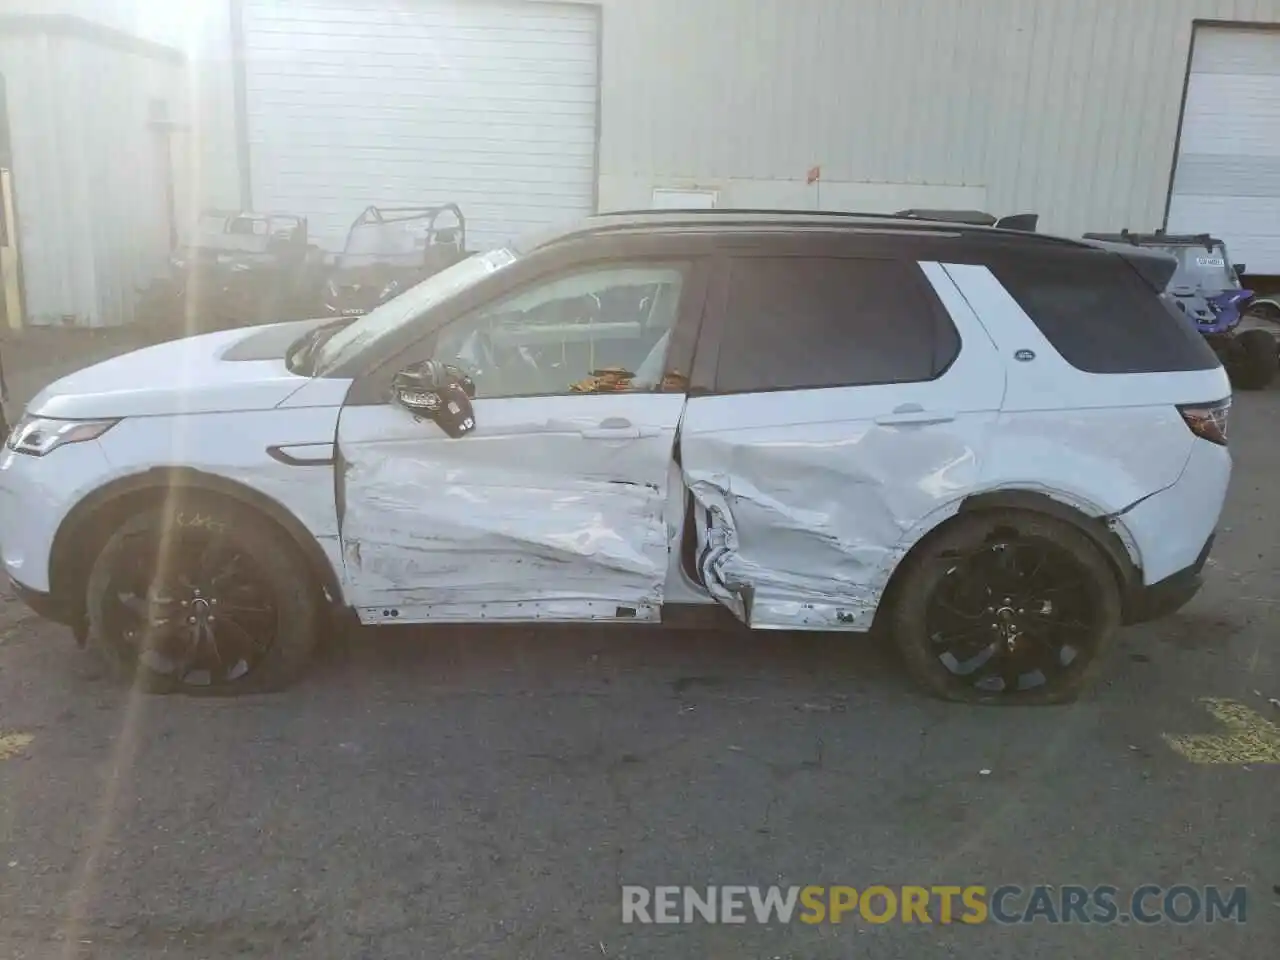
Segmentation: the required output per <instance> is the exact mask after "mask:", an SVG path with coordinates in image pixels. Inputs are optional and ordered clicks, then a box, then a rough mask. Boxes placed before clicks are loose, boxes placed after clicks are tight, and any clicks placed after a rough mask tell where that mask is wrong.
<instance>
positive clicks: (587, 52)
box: [231, 0, 1280, 273]
mask: <svg viewBox="0 0 1280 960" xmlns="http://www.w3.org/2000/svg"><path fill="white" fill-rule="evenodd" d="M231 2H232V3H233V15H232V25H233V31H232V34H233V43H235V44H236V45H237V46H238V48H239V49H240V50H242V51H243V59H242V62H243V64H244V69H243V71H239V85H238V97H237V99H238V105H239V129H240V132H241V140H242V143H241V153H240V156H241V166H242V187H243V188H244V193H245V199H246V200H247V201H251V202H252V204H253V205H255V206H258V207H279V208H284V209H289V210H295V209H296V210H298V211H299V212H306V213H308V214H310V215H311V216H312V217H313V221H312V222H313V225H314V227H315V230H316V232H317V234H318V236H319V237H320V238H321V240H322V242H325V241H327V242H330V243H332V242H334V241H336V239H337V238H338V237H339V236H340V235H341V233H342V231H343V230H344V228H345V226H346V224H347V223H348V222H349V221H350V220H351V219H352V218H353V217H354V216H355V215H356V214H357V213H358V212H359V210H360V209H361V207H362V206H363V205H364V204H366V203H370V202H384V203H391V202H424V203H425V202H431V201H444V200H450V199H455V200H458V201H459V202H460V203H461V204H462V205H463V207H464V209H465V210H466V211H467V212H468V213H469V214H470V215H471V217H472V218H473V220H474V222H475V225H476V231H475V232H476V240H478V241H480V242H498V241H500V240H502V239H505V237H506V236H508V235H510V234H512V233H518V232H520V231H522V230H525V229H528V228H530V227H534V226H538V225H541V224H545V223H547V222H553V221H555V220H560V219H565V218H570V217H574V216H577V215H580V214H584V213H588V212H590V211H592V210H593V209H603V210H608V209H619V208H626V207H648V206H652V205H655V203H670V202H673V199H674V201H675V202H683V203H712V202H714V203H716V204H718V205H721V206H786V207H811V206H822V207H830V208H853V209H867V210H875V211H891V210H895V209H899V208H901V207H905V206H964V207H978V208H984V209H988V210H991V211H992V212H997V213H1011V212H1024V211H1037V212H1039V213H1040V214H1041V215H1042V220H1041V223H1042V226H1043V228H1044V229H1048V230H1053V231H1059V232H1064V233H1071V234H1076V233H1080V232H1083V231H1085V230H1107V229H1118V228H1121V227H1126V226H1127V227H1132V228H1142V229H1151V228H1154V227H1157V226H1160V225H1161V224H1162V223H1164V222H1165V217H1166V210H1168V212H1169V215H1170V216H1169V225H1170V226H1171V227H1173V228H1185V229H1194V230H1212V231H1217V232H1220V233H1222V234H1224V235H1225V236H1226V237H1227V239H1228V240H1229V241H1231V242H1232V245H1233V248H1234V249H1233V253H1235V254H1236V255H1237V256H1238V257H1239V258H1240V259H1242V260H1246V261H1249V263H1250V267H1251V269H1253V270H1259V269H1262V268H1263V267H1264V266H1266V267H1269V268H1270V270H1271V272H1275V273H1280V216H1278V215H1277V209H1278V208H1277V204H1280V0H1129V2H1125V3H1117V2H1113V0H1034V2H1033V0H698V2H696V3H690V2H686V0H597V2H557V0H395V2H391V0H287V2H286V0H231ZM1193 39H1194V41H1195V53H1194V55H1193V54H1192V46H1193ZM1184 93H1185V94H1186V110H1185V117H1184V110H1183V101H1184ZM1178 156H1180V157H1181V159H1180V161H1179V163H1178V165H1177V169H1178V172H1177V175H1176V176H1174V160H1175V157H1178ZM815 167H817V168H819V171H818V172H819V177H818V179H817V181H816V182H815V183H807V182H806V181H807V179H808V177H807V174H809V173H810V171H811V170H812V169H813V168H815ZM655 190H658V191H663V190H676V191H681V192H679V193H677V194H675V196H674V198H673V197H672V196H671V195H664V194H662V193H659V194H657V195H655ZM688 191H693V192H692V193H690V192H688ZM1171 200H1172V203H1171V202H1170V201H1171Z"/></svg>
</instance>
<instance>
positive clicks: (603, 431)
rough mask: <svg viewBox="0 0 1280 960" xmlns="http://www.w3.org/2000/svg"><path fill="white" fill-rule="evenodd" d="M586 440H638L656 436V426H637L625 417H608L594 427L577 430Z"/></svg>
mask: <svg viewBox="0 0 1280 960" xmlns="http://www.w3.org/2000/svg"><path fill="white" fill-rule="evenodd" d="M578 432H579V433H580V434H581V435H582V436H583V437H584V438H585V439H587V440H639V439H641V438H642V437H656V436H657V435H658V432H659V431H658V429H657V428H656V427H637V426H636V425H635V424H633V423H632V422H631V421H630V420H628V419H626V418H625V417H608V418H606V419H604V420H601V421H600V423H599V424H597V425H596V426H594V427H586V428H584V429H582V430H580V431H578Z"/></svg>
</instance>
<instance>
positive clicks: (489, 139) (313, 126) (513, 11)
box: [244, 0, 598, 249]
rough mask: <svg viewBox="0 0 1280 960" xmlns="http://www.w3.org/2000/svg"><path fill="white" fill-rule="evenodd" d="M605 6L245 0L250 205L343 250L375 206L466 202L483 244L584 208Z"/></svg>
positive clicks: (523, 1) (521, 0)
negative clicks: (306, 227) (304, 226)
mask: <svg viewBox="0 0 1280 960" xmlns="http://www.w3.org/2000/svg"><path fill="white" fill-rule="evenodd" d="M597 24H598V17H597V10H596V8H594V7H593V6H589V5H584V4H574V3H544V2H527V0H244V39H245V53H246V56H245V60H246V66H245V80H246V91H245V92H246V99H247V107H248V133H249V149H250V161H251V162H250V171H251V177H252V192H253V203H254V206H255V207H256V208H258V209H260V210H271V211H278V212H283V213H298V214H301V215H305V216H308V217H310V218H311V229H312V234H313V236H314V237H315V241H316V242H317V243H319V244H320V245H321V246H323V247H326V248H328V249H339V248H340V247H341V244H342V240H343V238H344V237H345V235H346V231H347V228H348V227H349V226H350V224H351V221H352V220H354V219H355V218H356V217H357V216H358V215H359V213H360V212H361V211H362V210H363V209H364V208H365V207H366V206H369V205H370V204H377V205H379V206H426V205H434V204H439V203H447V202H450V201H452V202H455V203H457V204H458V205H459V206H460V207H461V208H462V211H463V213H464V214H465V215H466V217H467V239H468V246H469V247H471V248H472V249H483V248H486V247H490V246H493V245H496V244H500V243H505V242H507V241H508V240H509V239H510V238H511V237H513V236H519V235H520V234H523V233H526V232H528V231H529V230H538V229H542V228H545V227H546V226H548V225H550V224H558V223H561V222H563V221H565V220H567V219H568V220H572V219H574V218H577V217H580V216H583V215H586V214H589V213H590V212H591V209H592V205H593V196H594V185H595V148H596V101H597V96H596V90H597V76H596V74H597V67H596V63H597V58H596V32H597Z"/></svg>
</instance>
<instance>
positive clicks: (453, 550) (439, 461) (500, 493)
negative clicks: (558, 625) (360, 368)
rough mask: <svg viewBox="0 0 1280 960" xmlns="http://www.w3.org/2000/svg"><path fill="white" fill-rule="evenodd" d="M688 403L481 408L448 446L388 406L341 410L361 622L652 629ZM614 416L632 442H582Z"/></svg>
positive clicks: (598, 400) (642, 400)
mask: <svg viewBox="0 0 1280 960" xmlns="http://www.w3.org/2000/svg"><path fill="white" fill-rule="evenodd" d="M683 402H684V401H683V397H680V396H675V395H670V396H664V395H640V396H623V395H619V396H603V395H602V396H571V397H542V398H529V399H498V400H494V399H491V400H485V399H480V400H477V401H476V403H475V419H476V424H477V427H476V431H475V432H474V433H473V434H471V435H469V436H467V437H464V438H461V439H456V440H454V439H449V438H448V437H446V436H445V435H444V434H443V432H441V431H440V430H439V429H438V428H437V427H435V426H434V425H433V424H431V423H429V422H421V423H419V422H415V420H414V419H413V417H412V416H411V415H410V414H408V413H407V412H406V411H404V410H400V409H397V408H393V407H391V406H376V407H353V408H348V409H347V410H346V411H344V413H343V419H342V424H341V427H340V438H341V446H342V453H343V458H344V461H345V474H344V480H343V482H344V488H345V500H346V506H345V511H346V512H345V516H344V519H343V545H344V561H345V567H346V571H347V579H348V585H349V586H348V589H349V591H350V593H351V596H352V597H353V599H354V602H355V604H356V606H357V607H358V608H361V611H362V613H361V615H362V616H363V617H364V618H365V619H366V620H369V621H383V620H384V619H385V618H388V617H389V618H392V619H395V620H398V621H401V622H411V621H417V620H441V619H444V620H476V619H570V620H572V619H600V618H615V617H618V616H620V615H621V616H626V617H628V618H634V619H641V620H643V619H656V618H657V617H658V616H659V613H660V606H661V602H662V585H663V582H664V580H665V578H666V575H667V566H668V564H667V555H668V551H667V521H666V517H665V504H666V498H667V467H668V464H669V462H670V458H671V450H672V443H673V439H674V436H675V428H676V425H677V424H678V422H679V417H680V411H681V408H682V406H683ZM610 418H617V419H625V420H628V421H629V422H630V423H631V424H633V425H634V426H635V430H634V431H633V432H634V433H636V434H640V435H639V436H630V437H624V438H617V439H609V438H600V437H598V436H584V433H586V434H592V433H593V431H594V430H596V429H598V428H599V425H600V423H601V422H602V421H604V420H606V419H610ZM620 607H623V608H629V609H628V611H627V612H626V613H624V614H620V613H619V608H620Z"/></svg>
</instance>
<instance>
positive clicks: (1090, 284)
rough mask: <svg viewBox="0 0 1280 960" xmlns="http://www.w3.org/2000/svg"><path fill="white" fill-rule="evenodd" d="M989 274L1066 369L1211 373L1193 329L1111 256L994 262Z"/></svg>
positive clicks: (1208, 353)
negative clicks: (1057, 354)
mask: <svg viewBox="0 0 1280 960" xmlns="http://www.w3.org/2000/svg"><path fill="white" fill-rule="evenodd" d="M990 269H991V272H992V273H994V274H995V276H996V278H997V279H998V280H999V281H1000V283H1001V284H1002V285H1003V286H1004V288H1005V289H1006V290H1007V291H1008V292H1009V294H1010V296H1012V297H1013V299H1014V300H1016V301H1017V303H1018V306H1020V307H1021V308H1022V310H1023V312H1024V313H1025V314H1026V315H1027V316H1028V317H1030V318H1031V321H1032V322H1033V323H1034V324H1035V325H1036V326H1037V327H1038V328H1039V329H1040V332H1041V333H1043V334H1044V336H1045V339H1047V340H1048V341H1049V343H1051V344H1052V345H1053V348H1054V349H1055V350H1057V351H1058V353H1060V354H1061V355H1062V357H1063V359H1064V360H1066V361H1067V362H1068V363H1069V364H1071V365H1072V366H1073V367H1075V368H1076V369H1078V370H1082V371H1084V372H1085V373H1173V372H1178V371H1187V370H1212V369H1213V368H1214V367H1216V366H1218V358H1217V356H1216V355H1215V354H1214V352H1213V350H1212V349H1211V348H1210V347H1209V345H1208V344H1207V343H1205V341H1204V337H1202V336H1201V335H1200V332H1199V331H1198V330H1197V329H1196V328H1195V325H1194V324H1193V323H1192V322H1191V321H1190V320H1189V319H1188V318H1187V317H1186V316H1184V315H1183V314H1181V313H1180V312H1179V311H1177V310H1175V309H1173V308H1171V307H1170V306H1169V305H1168V304H1166V303H1165V302H1164V301H1163V300H1162V299H1161V298H1160V296H1159V295H1158V294H1157V293H1156V292H1155V291H1153V290H1152V289H1151V288H1150V286H1149V285H1147V284H1146V283H1144V282H1143V280H1142V278H1141V277H1139V276H1138V275H1137V273H1135V272H1134V270H1133V269H1132V268H1131V267H1130V266H1129V265H1128V264H1126V263H1125V262H1124V261H1123V260H1122V259H1120V258H1119V257H1117V256H1114V255H1105V256H1099V257H1089V258H1087V259H1085V258H1081V259H1079V260H1065V259H1058V258H1055V259H1053V260H1050V259H1047V258H1038V259H1035V260H1031V259H1025V260H1020V261H1018V262H1016V263H1015V262H1008V263H997V264H993V265H991V266H990Z"/></svg>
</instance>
